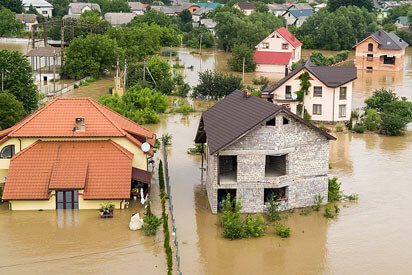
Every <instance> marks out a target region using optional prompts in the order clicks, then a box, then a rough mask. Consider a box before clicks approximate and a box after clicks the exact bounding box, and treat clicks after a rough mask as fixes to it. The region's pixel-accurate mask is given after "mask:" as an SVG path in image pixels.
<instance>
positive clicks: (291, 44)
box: [254, 27, 302, 73]
mask: <svg viewBox="0 0 412 275" xmlns="http://www.w3.org/2000/svg"><path fill="white" fill-rule="evenodd" d="M255 48H256V51H255V55H254V59H255V63H256V71H257V72H266V73H285V71H287V70H290V69H291V67H292V63H294V62H298V61H300V59H301V57H302V43H301V42H300V41H299V40H298V39H297V38H296V37H295V36H294V35H293V34H291V33H290V32H289V31H288V30H287V29H286V28H285V27H282V28H279V29H276V30H275V31H273V32H272V33H271V34H269V35H268V36H267V37H266V38H265V39H263V40H262V41H261V42H260V43H259V44H258V45H256V47H255Z"/></svg>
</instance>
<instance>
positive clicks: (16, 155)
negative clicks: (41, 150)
mask: <svg viewBox="0 0 412 275" xmlns="http://www.w3.org/2000/svg"><path fill="white" fill-rule="evenodd" d="M41 142H43V141H42V140H41V139H38V140H36V141H35V142H33V144H31V145H29V146H27V147H26V148H24V149H23V150H20V152H18V153H17V154H15V155H14V156H13V157H12V158H11V160H10V162H11V161H12V160H15V159H17V158H19V157H20V156H21V155H22V154H24V153H25V152H26V151H28V149H30V148H32V147H34V146H35V145H37V144H39V143H41Z"/></svg>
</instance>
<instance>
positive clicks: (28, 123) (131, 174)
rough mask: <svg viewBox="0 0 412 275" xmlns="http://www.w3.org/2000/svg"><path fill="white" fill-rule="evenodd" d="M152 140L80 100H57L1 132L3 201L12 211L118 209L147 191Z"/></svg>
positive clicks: (109, 112)
mask: <svg viewBox="0 0 412 275" xmlns="http://www.w3.org/2000/svg"><path fill="white" fill-rule="evenodd" d="M155 141H156V136H155V135H154V134H153V133H152V132H150V131H149V130H146V129H145V128H143V127H142V126H140V125H138V124H136V123H135V122H133V121H131V120H128V119H127V118H125V117H123V116H121V115H119V114H118V113H116V112H114V111H112V110H110V109H108V108H107V107H105V106H103V105H101V104H99V103H97V102H96V101H94V100H92V99H87V98H71V99H63V98H57V99H55V100H53V101H51V102H50V103H48V104H46V105H45V106H44V107H43V108H41V109H39V110H38V111H36V112H35V113H33V114H31V115H30V116H28V117H26V118H25V119H23V120H22V121H20V122H19V123H17V124H16V125H14V126H13V127H11V128H9V129H5V130H2V131H0V184H1V185H3V187H4V189H3V190H4V191H3V196H2V199H3V200H5V201H8V202H9V205H10V208H11V209H12V210H39V209H43V210H53V209H98V208H99V205H100V203H102V202H107V201H110V202H112V203H114V204H115V206H116V208H118V209H121V208H122V207H123V206H124V203H125V201H126V200H128V199H129V198H130V195H131V189H132V188H134V187H141V188H143V189H144V190H145V191H148V188H149V187H150V181H151V173H149V172H148V171H147V167H148V159H149V158H151V157H152V156H153V150H152V149H151V148H152V146H154V144H155Z"/></svg>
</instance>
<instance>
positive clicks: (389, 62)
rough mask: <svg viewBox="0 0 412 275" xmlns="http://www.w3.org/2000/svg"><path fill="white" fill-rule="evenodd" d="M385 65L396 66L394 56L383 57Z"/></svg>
mask: <svg viewBox="0 0 412 275" xmlns="http://www.w3.org/2000/svg"><path fill="white" fill-rule="evenodd" d="M383 64H387V65H395V57H394V56H387V55H384V56H383Z"/></svg>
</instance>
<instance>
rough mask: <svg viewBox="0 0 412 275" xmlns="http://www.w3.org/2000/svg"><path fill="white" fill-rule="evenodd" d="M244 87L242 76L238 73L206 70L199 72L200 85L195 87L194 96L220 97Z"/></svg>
mask: <svg viewBox="0 0 412 275" xmlns="http://www.w3.org/2000/svg"><path fill="white" fill-rule="evenodd" d="M242 88H243V84H242V78H241V77H239V76H236V75H230V74H222V73H219V72H212V71H205V72H201V73H199V85H197V86H196V87H194V88H193V94H192V96H193V98H211V99H220V98H222V97H225V96H226V95H228V94H230V93H232V92H233V91H234V90H240V89H242Z"/></svg>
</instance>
